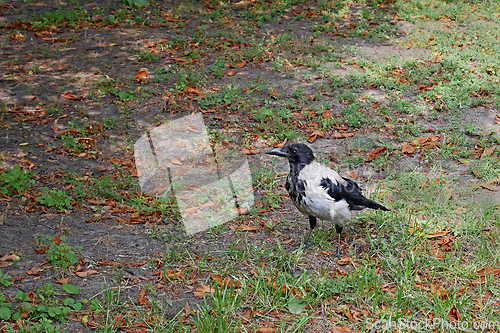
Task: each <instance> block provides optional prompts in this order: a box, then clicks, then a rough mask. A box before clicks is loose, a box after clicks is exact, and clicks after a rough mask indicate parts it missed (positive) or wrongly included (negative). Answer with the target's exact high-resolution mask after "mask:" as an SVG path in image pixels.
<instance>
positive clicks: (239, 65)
mask: <svg viewBox="0 0 500 333" xmlns="http://www.w3.org/2000/svg"><path fill="white" fill-rule="evenodd" d="M246 64H247V62H246V61H245V60H243V61H241V62H238V63H236V64H235V65H234V66H235V67H238V68H243V67H245V65H246Z"/></svg>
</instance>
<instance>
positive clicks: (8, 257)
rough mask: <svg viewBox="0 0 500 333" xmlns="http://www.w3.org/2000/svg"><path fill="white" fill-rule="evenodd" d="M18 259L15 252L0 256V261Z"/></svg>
mask: <svg viewBox="0 0 500 333" xmlns="http://www.w3.org/2000/svg"><path fill="white" fill-rule="evenodd" d="M8 260H10V261H19V260H21V258H19V256H16V255H15V254H6V255H4V256H3V257H2V258H0V261H8Z"/></svg>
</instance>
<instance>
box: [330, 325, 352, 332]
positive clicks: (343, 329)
mask: <svg viewBox="0 0 500 333" xmlns="http://www.w3.org/2000/svg"><path fill="white" fill-rule="evenodd" d="M332 333H354V331H353V330H352V329H350V328H349V327H347V326H334V327H332Z"/></svg>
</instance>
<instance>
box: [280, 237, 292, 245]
mask: <svg viewBox="0 0 500 333" xmlns="http://www.w3.org/2000/svg"><path fill="white" fill-rule="evenodd" d="M291 242H293V238H290V239H288V240H286V241H283V242H281V245H286V244H290V243H291Z"/></svg>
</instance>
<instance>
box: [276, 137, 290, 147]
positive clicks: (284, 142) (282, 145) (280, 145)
mask: <svg viewBox="0 0 500 333" xmlns="http://www.w3.org/2000/svg"><path fill="white" fill-rule="evenodd" d="M287 141H288V139H287V138H285V140H283V141H282V142H280V143H278V144H277V145H276V146H274V147H275V148H283V147H284V146H285V145H286V143H287Z"/></svg>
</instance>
